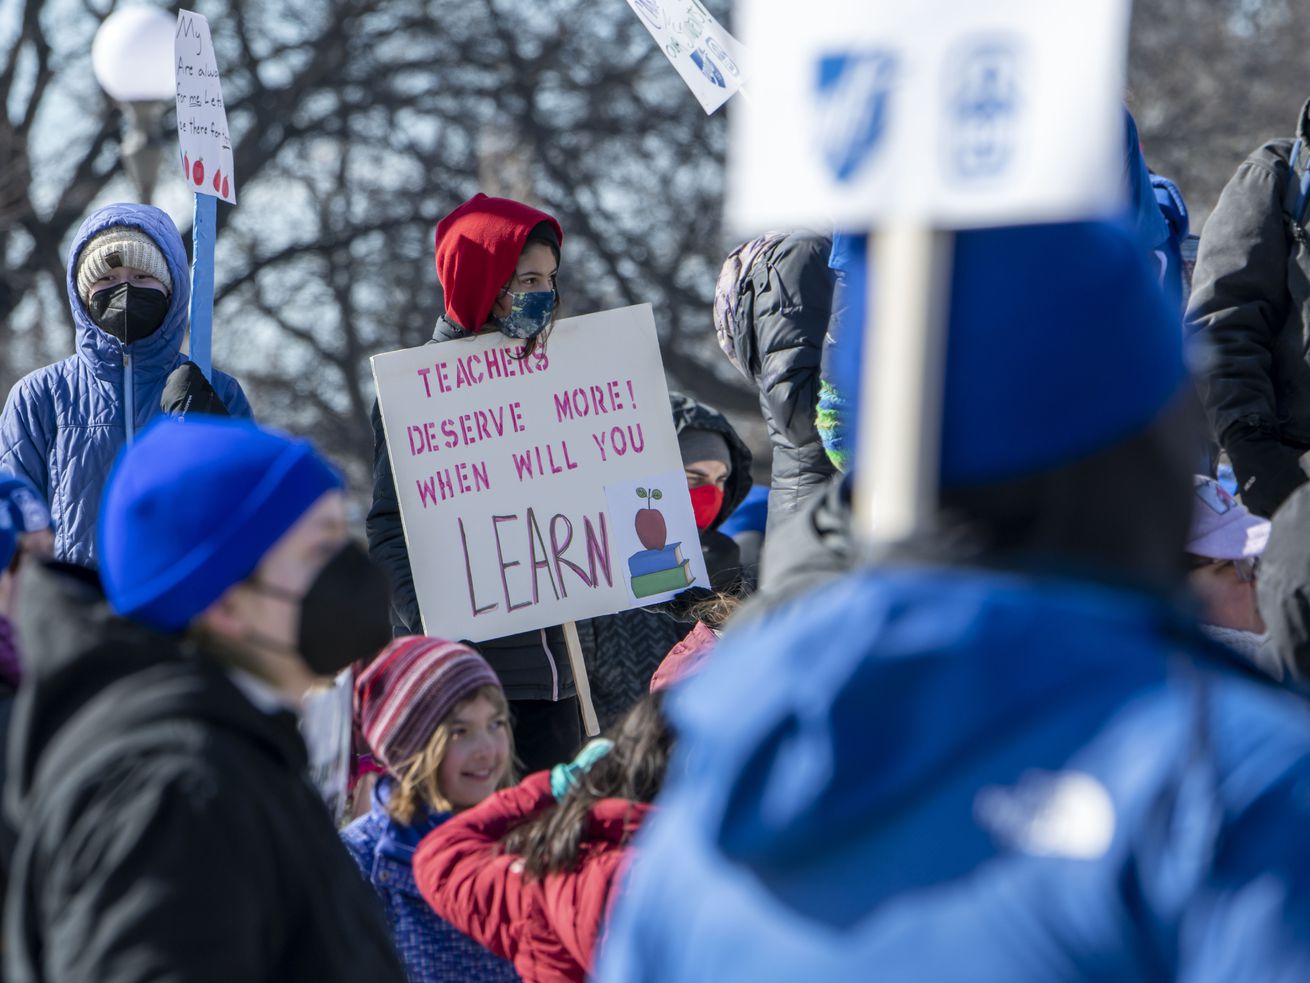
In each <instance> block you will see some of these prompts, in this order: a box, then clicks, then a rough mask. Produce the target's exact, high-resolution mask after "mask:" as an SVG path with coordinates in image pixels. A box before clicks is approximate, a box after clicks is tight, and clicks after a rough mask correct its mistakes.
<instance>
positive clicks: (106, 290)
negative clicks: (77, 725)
mask: <svg viewBox="0 0 1310 983" xmlns="http://www.w3.org/2000/svg"><path fill="white" fill-rule="evenodd" d="M190 291H191V288H190V280H189V276H188V272H187V257H186V250H185V248H184V247H183V245H182V236H181V235H180V234H179V233H178V231H177V226H175V225H174V224H173V220H172V219H171V218H169V217H168V215H167V214H166V213H165V212H163V211H161V210H160V209H158V208H154V207H152V206H150V205H137V204H131V203H120V204H115V205H108V206H106V207H104V208H101V209H100V210H98V211H97V212H95V213H94V214H93V215H91V217H90V218H88V219H87V220H86V221H85V222H84V223H82V227H81V229H79V230H78V233H77V237H76V239H75V240H74V241H73V248H72V250H71V251H70V253H69V256H68V301H69V306H70V307H71V309H72V314H73V323H74V324H75V325H76V328H77V351H76V352H75V353H74V354H73V355H70V356H69V357H68V358H65V359H63V360H62V361H59V362H56V363H54V364H53V365H47V366H45V367H44V368H41V369H37V370H36V371H35V372H31V373H29V374H28V375H26V376H24V377H23V378H22V379H20V380H19V381H18V383H17V384H16V385H15V386H14V388H13V389H11V390H10V392H9V397H8V399H7V400H6V401H5V407H4V412H3V414H0V443H2V444H3V453H0V471H9V472H12V473H13V474H16V475H18V476H19V477H21V478H25V479H26V480H27V481H29V482H31V484H32V485H33V486H34V487H35V488H36V490H37V491H38V492H39V493H40V495H41V496H42V497H43V498H44V499H45V500H46V501H47V502H49V503H50V511H51V514H52V515H53V517H54V520H55V527H56V533H55V558H56V559H58V560H61V561H65V562H68V563H76V564H79V565H82V566H92V567H93V566H95V564H96V561H97V559H98V558H97V555H96V539H95V527H96V516H97V514H98V512H99V508H100V493H101V489H102V488H103V487H104V482H105V478H106V476H107V475H108V473H109V466H110V463H111V462H112V461H113V459H114V455H116V454H117V453H118V451H119V449H120V448H122V447H123V445H124V444H129V443H131V442H132V440H133V438H134V437H135V434H136V431H137V430H139V429H140V428H142V427H144V426H145V425H146V423H147V422H149V421H150V419H151V418H152V417H155V416H158V415H159V414H160V413H161V412H167V413H172V414H174V415H180V414H185V413H186V412H187V411H188V410H191V411H204V412H208V413H214V414H218V415H223V416H226V415H229V414H230V415H232V416H236V417H249V416H250V415H251V411H250V403H249V402H248V401H247V400H246V396H245V393H243V392H242V391H241V386H240V384H239V383H238V382H237V381H236V380H235V379H233V378H232V377H231V376H229V375H226V374H224V373H222V372H215V373H214V380H213V385H212V386H211V385H210V384H209V383H208V382H207V381H206V380H205V378H204V377H203V376H201V375H200V373H199V372H197V371H195V366H194V365H193V364H192V363H191V362H190V361H189V360H188V359H187V358H186V356H184V355H182V354H181V348H182V341H183V339H184V338H185V337H186V333H187V311H188V307H189V302H190Z"/></svg>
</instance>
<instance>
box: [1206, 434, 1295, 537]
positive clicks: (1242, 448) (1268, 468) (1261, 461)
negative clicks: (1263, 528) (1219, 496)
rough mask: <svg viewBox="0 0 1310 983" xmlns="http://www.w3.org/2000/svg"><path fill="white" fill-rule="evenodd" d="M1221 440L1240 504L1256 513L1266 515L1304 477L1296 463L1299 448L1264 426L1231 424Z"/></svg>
mask: <svg viewBox="0 0 1310 983" xmlns="http://www.w3.org/2000/svg"><path fill="white" fill-rule="evenodd" d="M1221 443H1222V444H1223V447H1224V450H1225V451H1227V452H1228V460H1229V461H1230V462H1232V465H1233V473H1234V474H1235V475H1237V492H1238V495H1240V496H1241V499H1242V504H1243V505H1245V506H1246V507H1247V508H1248V509H1250V510H1251V511H1252V512H1254V513H1255V514H1256V515H1259V516H1263V517H1265V518H1269V516H1271V515H1273V514H1274V513H1275V512H1276V511H1278V506H1280V505H1282V504H1283V502H1284V501H1285V500H1286V499H1287V496H1288V495H1290V494H1292V492H1294V491H1296V489H1297V488H1299V487H1300V486H1301V485H1303V484H1304V483H1305V481H1306V474H1305V472H1304V471H1302V470H1301V465H1300V457H1301V454H1302V453H1303V452H1302V451H1300V450H1298V449H1297V448H1295V447H1291V446H1289V445H1287V444H1284V443H1283V442H1282V441H1280V440H1279V439H1278V437H1277V435H1276V434H1274V433H1272V432H1271V431H1269V430H1267V429H1264V428H1260V427H1252V426H1248V425H1246V424H1234V425H1233V426H1231V427H1229V428H1228V429H1227V430H1226V431H1225V432H1224V435H1223V439H1222V441H1221Z"/></svg>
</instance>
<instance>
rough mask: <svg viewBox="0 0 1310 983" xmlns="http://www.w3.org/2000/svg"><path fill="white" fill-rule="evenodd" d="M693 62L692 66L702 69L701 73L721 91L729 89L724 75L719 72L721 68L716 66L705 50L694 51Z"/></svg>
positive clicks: (692, 54)
mask: <svg viewBox="0 0 1310 983" xmlns="http://www.w3.org/2000/svg"><path fill="white" fill-rule="evenodd" d="M691 60H692V64H694V65H695V66H696V67H697V68H699V69H700V73H701V74H702V75H704V76H705V77H706V78H707V79H709V80H710V81H711V82H713V83H714V84H715V85H717V86H718V87H719V88H720V89H726V88H727V87H728V83H727V82H726V81H725V80H724V78H723V73H722V72H721V71H719V66H718V65H716V64H714V62H713V60H712V59H711V58H710V56H709V55H708V54H707V53H706V51H705V49H704V48H697V49H696V50H695V51H693V52H692V53H691Z"/></svg>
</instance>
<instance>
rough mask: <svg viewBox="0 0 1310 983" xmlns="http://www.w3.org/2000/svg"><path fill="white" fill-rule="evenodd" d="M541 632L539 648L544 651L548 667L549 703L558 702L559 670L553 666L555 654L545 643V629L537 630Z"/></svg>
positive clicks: (548, 643)
mask: <svg viewBox="0 0 1310 983" xmlns="http://www.w3.org/2000/svg"><path fill="white" fill-rule="evenodd" d="M537 630H538V631H539V632H541V647H542V648H543V649H545V650H546V662H547V663H548V664H549V665H550V701H551V702H552V703H558V702H559V668H558V667H557V666H556V665H555V653H554V652H552V651H551V650H550V642H548V641H546V629H545V628H538V629H537Z"/></svg>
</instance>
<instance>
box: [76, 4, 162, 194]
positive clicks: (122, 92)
mask: <svg viewBox="0 0 1310 983" xmlns="http://www.w3.org/2000/svg"><path fill="white" fill-rule="evenodd" d="M176 29H177V21H176V19H175V18H174V17H172V16H171V15H170V14H169V13H168V12H167V11H165V10H163V9H161V8H159V7H149V6H136V7H123V8H121V9H119V10H116V11H114V12H113V13H112V14H110V15H109V16H108V17H106V18H105V20H104V23H102V24H101V25H100V28H99V30H97V31H96V36H95V40H94V41H93V42H92V43H91V68H92V70H93V71H94V72H95V77H96V81H97V82H99V83H100V88H102V89H104V90H105V93H106V94H107V95H108V96H109V97H110V98H111V99H113V100H115V101H116V102H117V103H118V104H119V105H120V106H121V108H122V110H123V143H122V157H123V166H124V168H125V169H126V170H127V173H128V175H129V176H130V177H131V178H132V183H133V184H135V185H136V189H137V193H138V194H139V195H140V197H141V200H142V201H144V202H149V201H150V199H151V197H152V195H153V194H154V190H155V179H156V178H157V176H158V174H159V161H160V156H161V154H162V151H163V144H164V142H165V135H164V134H163V133H162V132H161V123H162V121H163V117H164V112H165V110H167V109H168V107H169V106H170V105H171V104H172V103H173V101H174V99H175V95H176V91H177V90H176V87H175V81H174V70H173V34H174V32H175V31H176Z"/></svg>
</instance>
